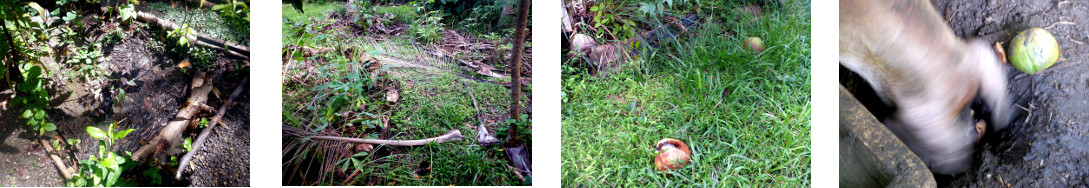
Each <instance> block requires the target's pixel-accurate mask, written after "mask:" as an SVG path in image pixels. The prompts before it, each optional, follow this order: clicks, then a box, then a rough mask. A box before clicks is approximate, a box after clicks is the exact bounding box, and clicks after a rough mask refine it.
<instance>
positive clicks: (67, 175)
mask: <svg viewBox="0 0 1089 188" xmlns="http://www.w3.org/2000/svg"><path fill="white" fill-rule="evenodd" d="M38 141H39V142H41V143H42V147H45V150H46V152H47V153H49V158H50V159H53V164H55V165H57V170H59V171H60V172H61V175H63V176H64V179H66V180H67V179H72V172H69V171H68V167H67V166H65V165H64V161H62V160H61V158H60V157H57V154H54V152H53V151H56V150H54V149H53V146H50V145H49V142H48V141H45V139H39V140H38ZM56 153H59V152H56Z"/></svg>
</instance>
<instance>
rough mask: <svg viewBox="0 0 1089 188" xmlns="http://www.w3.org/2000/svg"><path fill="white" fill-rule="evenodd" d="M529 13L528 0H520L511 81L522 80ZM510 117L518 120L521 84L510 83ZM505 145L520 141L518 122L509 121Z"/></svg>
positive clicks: (515, 144)
mask: <svg viewBox="0 0 1089 188" xmlns="http://www.w3.org/2000/svg"><path fill="white" fill-rule="evenodd" d="M528 13H529V0H520V1H519V3H518V26H515V31H514V41H513V42H514V48H512V50H511V51H513V52H514V55H513V56H512V57H511V61H510V63H509V65H510V78H511V79H510V80H511V81H512V82H515V81H521V80H522V52H523V51H524V50H523V49H522V43H523V42H525V41H526V17H527V16H528ZM510 86H511V87H510V97H511V103H510V117H511V118H513V119H514V120H516V121H517V120H519V117H518V115H519V114H521V113H520V112H519V111H520V109H521V105H518V99H519V98H521V96H522V84H511V85H510ZM507 136H508V138H507V146H508V147H513V146H517V145H518V144H520V143H522V141H521V140H519V139H518V124H515V123H511V124H510V128H509V129H507Z"/></svg>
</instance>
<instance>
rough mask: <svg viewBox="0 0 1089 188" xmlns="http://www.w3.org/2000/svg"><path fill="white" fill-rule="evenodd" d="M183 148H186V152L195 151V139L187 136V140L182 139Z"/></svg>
mask: <svg viewBox="0 0 1089 188" xmlns="http://www.w3.org/2000/svg"><path fill="white" fill-rule="evenodd" d="M182 148H184V149H185V150H184V152H185V153H189V151H193V139H190V138H189V137H185V140H184V141H182Z"/></svg>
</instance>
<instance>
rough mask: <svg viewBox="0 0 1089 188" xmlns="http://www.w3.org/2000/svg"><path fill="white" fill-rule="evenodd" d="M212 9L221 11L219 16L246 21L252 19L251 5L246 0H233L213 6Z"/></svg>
mask: <svg viewBox="0 0 1089 188" xmlns="http://www.w3.org/2000/svg"><path fill="white" fill-rule="evenodd" d="M212 10H214V11H219V16H220V17H223V18H226V19H228V20H234V21H243V22H244V23H249V21H250V7H249V6H247V5H246V3H245V2H239V1H237V0H231V2H230V3H224V4H218V5H215V6H213V7H212Z"/></svg>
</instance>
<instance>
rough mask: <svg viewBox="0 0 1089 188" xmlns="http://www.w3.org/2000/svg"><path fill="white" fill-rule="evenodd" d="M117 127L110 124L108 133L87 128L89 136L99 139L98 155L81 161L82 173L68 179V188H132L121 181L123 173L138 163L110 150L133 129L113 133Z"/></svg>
mask: <svg viewBox="0 0 1089 188" xmlns="http://www.w3.org/2000/svg"><path fill="white" fill-rule="evenodd" d="M115 126H117V122H114V123H113V124H110V125H109V126H108V127H109V128H108V129H107V130H106V131H102V129H99V128H97V127H92V126H88V127H87V134H89V135H91V137H94V138H95V139H98V155H91V156H90V157H89V158H90V159H88V160H80V161H79V170H80V172H79V173H76V174H73V175H72V178H71V179H68V182H67V185H68V186H70V187H83V186H89V187H113V186H130V185H131V184H132V183H131V182H126V181H125V180H123V179H121V173H122V172H124V171H125V170H129V169H131V168H132V167H135V166H136V163H135V162H132V161H129V159H128V158H126V157H123V156H121V155H118V154H116V153H114V152H113V151H109V149H110V148H113V146H114V142H116V141H117V140H119V139H121V138H124V137H125V136H126V135H128V134H129V133H130V132H132V131H133V129H127V130H123V131H118V132H113V127H115Z"/></svg>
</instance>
